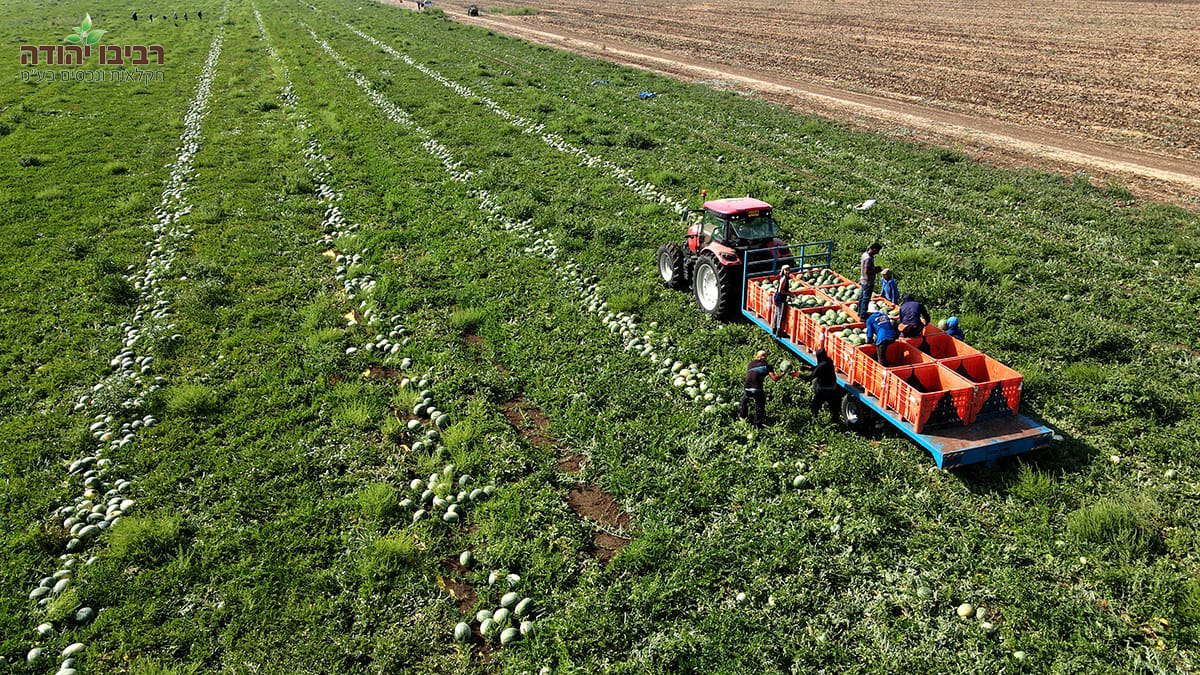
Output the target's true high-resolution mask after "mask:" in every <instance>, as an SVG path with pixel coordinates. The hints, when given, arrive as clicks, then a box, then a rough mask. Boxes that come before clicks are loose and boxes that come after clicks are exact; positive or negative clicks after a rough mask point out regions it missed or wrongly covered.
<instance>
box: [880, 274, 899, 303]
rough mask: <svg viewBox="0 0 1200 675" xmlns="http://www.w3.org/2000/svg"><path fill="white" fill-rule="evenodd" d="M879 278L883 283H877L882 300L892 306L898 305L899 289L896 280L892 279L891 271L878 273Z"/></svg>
mask: <svg viewBox="0 0 1200 675" xmlns="http://www.w3.org/2000/svg"><path fill="white" fill-rule="evenodd" d="M879 278H881V279H883V281H881V282H879V284H880V286H881V288H880V289H879V292H880V293H882V294H883V299H884V300H887V301H888V302H890V303H892V304H893V305H898V304H900V287H899V286H897V285H896V280H895V279H893V278H892V270H891V269H890V268H889V269H885V270H883V271H882V272H880V273H879Z"/></svg>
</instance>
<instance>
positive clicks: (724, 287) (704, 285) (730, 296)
mask: <svg viewBox="0 0 1200 675" xmlns="http://www.w3.org/2000/svg"><path fill="white" fill-rule="evenodd" d="M738 269H739V268H737V267H733V266H726V265H722V264H721V263H719V262H717V260H716V259H715V258H713V257H711V256H705V257H703V258H701V259H700V262H698V263H697V264H696V269H695V271H694V272H693V273H692V290H693V291H695V293H696V304H698V305H700V309H702V310H704V311H705V312H708V314H709V315H711V316H714V317H716V318H718V319H724V318H727V317H728V316H729V315H730V314H732V312H733V310H734V308H736V307H737V306H738V304H739V303H740V302H741V294H740V293H739V292H738V291H739V290H740V288H739V286H738V284H739V282H741V280H742V279H741V274H739V273H738Z"/></svg>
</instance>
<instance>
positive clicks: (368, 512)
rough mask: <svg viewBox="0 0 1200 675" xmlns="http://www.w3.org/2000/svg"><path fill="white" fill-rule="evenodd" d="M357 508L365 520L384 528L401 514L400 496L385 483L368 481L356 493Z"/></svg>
mask: <svg viewBox="0 0 1200 675" xmlns="http://www.w3.org/2000/svg"><path fill="white" fill-rule="evenodd" d="M358 508H359V511H360V512H361V513H362V517H363V519H364V520H365V521H366V522H368V523H370V524H371V525H374V526H375V527H379V528H382V529H384V530H386V529H387V528H388V526H390V525H392V524H393V523H395V522H396V521H397V519H398V518H399V516H400V515H401V512H400V496H399V493H398V492H397V491H396V488H394V487H392V486H391V485H388V484H387V483H370V484H368V485H366V486H365V487H363V489H362V491H361V492H359V493H358Z"/></svg>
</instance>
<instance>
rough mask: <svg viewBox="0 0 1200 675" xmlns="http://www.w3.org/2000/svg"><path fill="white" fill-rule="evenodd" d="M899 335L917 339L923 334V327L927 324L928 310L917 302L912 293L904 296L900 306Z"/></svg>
mask: <svg viewBox="0 0 1200 675" xmlns="http://www.w3.org/2000/svg"><path fill="white" fill-rule="evenodd" d="M899 319H900V326H899V328H900V334H901V335H903V336H904V337H906V338H917V337H921V336H922V335H924V334H925V326H926V325H927V324H928V323H929V310H927V309H925V305H922V304H921V303H919V302H917V300H916V298H914V297H913V296H912V293H908V294H906V295H905V296H904V302H903V303H902V304H901V305H900V316H899Z"/></svg>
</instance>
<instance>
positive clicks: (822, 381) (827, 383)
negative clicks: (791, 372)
mask: <svg viewBox="0 0 1200 675" xmlns="http://www.w3.org/2000/svg"><path fill="white" fill-rule="evenodd" d="M796 375H797V376H798V377H801V378H804V379H805V380H807V381H809V382H812V383H813V399H812V403H810V404H808V409H809V411H810V412H812V414H813V416H814V417H815V416H816V414H817V412H818V411H819V410H820V409H821V406H822V405H828V406H829V417H830V419H831V420H836V419H837V418H838V402H839V401H841V399H842V396H841V393H842V392H841V391H840V389H839V388H838V383H837V372H836V371H835V370H834V368H833V360H832V359H830V358H829V354H828V353H826V352H825V350H824V349H818V350H817V365H815V366H813V367H812V369H811V370H810V371H809V372H808V374H807V375H801V374H800V373H796Z"/></svg>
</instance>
